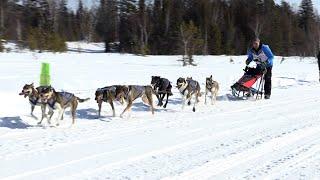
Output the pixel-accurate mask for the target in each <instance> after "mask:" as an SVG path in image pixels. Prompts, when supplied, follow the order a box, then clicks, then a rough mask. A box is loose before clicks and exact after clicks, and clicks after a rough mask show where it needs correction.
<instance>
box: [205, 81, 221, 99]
mask: <svg viewBox="0 0 320 180" xmlns="http://www.w3.org/2000/svg"><path fill="white" fill-rule="evenodd" d="M218 91H219V83H218V82H217V81H214V80H213V79H212V75H211V76H210V77H207V78H206V93H205V104H207V95H208V93H209V92H210V93H211V105H213V104H214V103H215V102H216V100H217V94H218Z"/></svg>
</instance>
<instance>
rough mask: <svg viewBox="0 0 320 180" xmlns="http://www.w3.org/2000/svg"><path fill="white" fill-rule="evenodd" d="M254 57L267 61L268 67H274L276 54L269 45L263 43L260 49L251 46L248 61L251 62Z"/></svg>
mask: <svg viewBox="0 0 320 180" xmlns="http://www.w3.org/2000/svg"><path fill="white" fill-rule="evenodd" d="M254 59H259V60H260V61H262V62H266V64H267V67H272V66H273V59H274V55H273V53H272V51H271V49H270V48H269V46H268V45H264V44H262V45H261V46H260V47H259V49H258V50H255V49H254V48H251V49H250V50H249V51H248V59H247V61H246V63H247V64H249V63H250V62H251V61H253V60H254Z"/></svg>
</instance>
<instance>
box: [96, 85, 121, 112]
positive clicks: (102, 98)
mask: <svg viewBox="0 0 320 180" xmlns="http://www.w3.org/2000/svg"><path fill="white" fill-rule="evenodd" d="M117 90H118V91H119V92H122V91H125V90H126V87H125V86H118V85H114V86H107V87H104V88H98V89H97V90H96V93H95V100H96V101H97V103H98V107H99V112H98V116H99V117H100V115H101V107H102V102H108V103H109V104H110V106H111V108H112V112H113V117H115V116H116V113H115V109H114V105H113V101H115V100H118V99H116V91H117ZM119 101H120V103H121V104H122V105H123V104H124V99H123V98H121V99H120V100H119Z"/></svg>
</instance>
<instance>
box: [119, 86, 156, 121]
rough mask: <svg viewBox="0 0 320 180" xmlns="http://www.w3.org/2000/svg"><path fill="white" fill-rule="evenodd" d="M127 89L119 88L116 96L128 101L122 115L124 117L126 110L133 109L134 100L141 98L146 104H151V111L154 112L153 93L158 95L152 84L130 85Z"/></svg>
mask: <svg viewBox="0 0 320 180" xmlns="http://www.w3.org/2000/svg"><path fill="white" fill-rule="evenodd" d="M126 87H127V88H125V89H117V90H116V91H117V92H116V98H117V99H118V100H119V99H121V98H123V99H124V100H125V101H126V102H127V107H126V108H125V109H124V110H123V112H122V113H121V115H120V117H121V118H122V117H123V115H124V113H125V112H126V111H131V107H132V104H133V102H134V101H135V100H136V99H138V98H141V99H142V101H143V102H144V103H145V104H148V105H149V106H150V111H151V112H152V114H154V107H153V100H152V95H153V94H154V95H156V96H157V95H158V94H157V93H156V92H155V91H154V90H153V88H152V87H151V86H139V85H129V86H126Z"/></svg>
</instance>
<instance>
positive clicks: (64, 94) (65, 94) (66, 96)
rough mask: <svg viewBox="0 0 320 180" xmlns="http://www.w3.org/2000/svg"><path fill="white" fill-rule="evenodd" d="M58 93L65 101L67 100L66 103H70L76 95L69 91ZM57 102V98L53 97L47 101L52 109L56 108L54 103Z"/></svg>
mask: <svg viewBox="0 0 320 180" xmlns="http://www.w3.org/2000/svg"><path fill="white" fill-rule="evenodd" d="M57 93H58V94H59V95H60V96H61V97H62V99H63V101H64V102H65V104H64V105H66V104H68V103H69V102H70V101H71V100H72V97H73V96H74V94H72V93H68V92H57ZM56 102H57V100H56V98H52V99H50V100H49V101H48V102H47V104H48V105H49V107H50V108H51V109H55V108H54V105H55V104H56Z"/></svg>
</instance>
